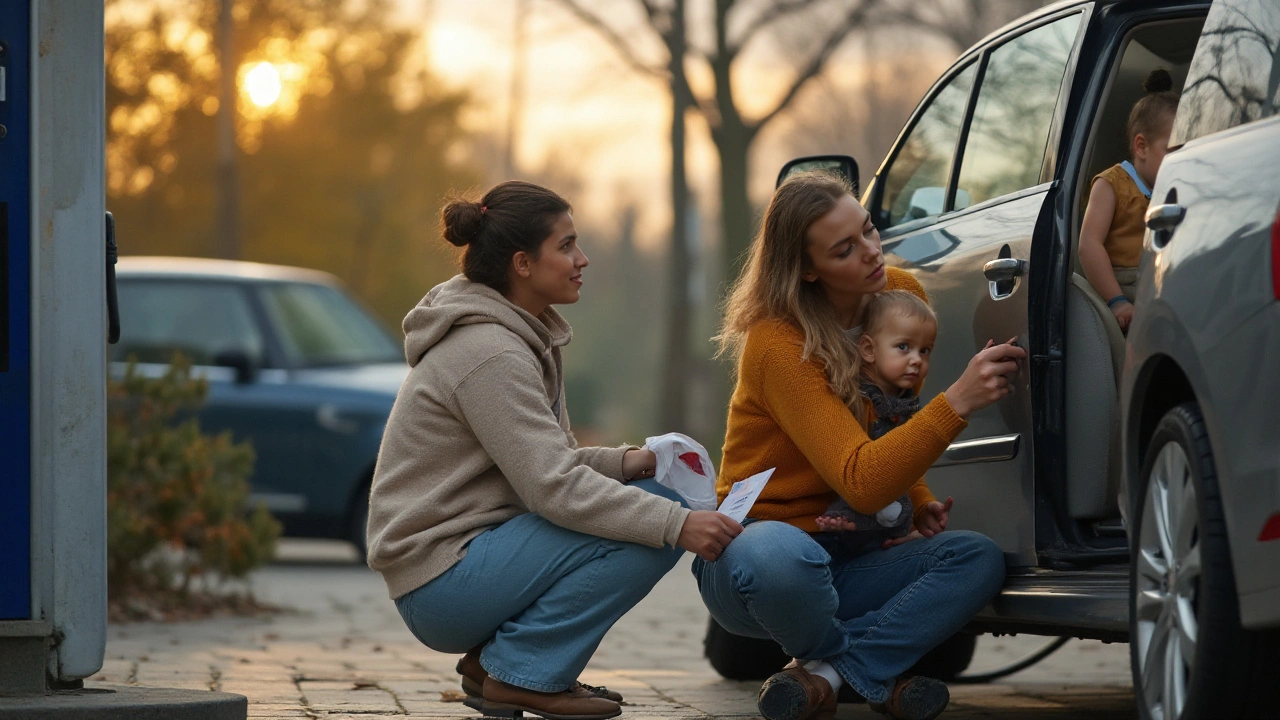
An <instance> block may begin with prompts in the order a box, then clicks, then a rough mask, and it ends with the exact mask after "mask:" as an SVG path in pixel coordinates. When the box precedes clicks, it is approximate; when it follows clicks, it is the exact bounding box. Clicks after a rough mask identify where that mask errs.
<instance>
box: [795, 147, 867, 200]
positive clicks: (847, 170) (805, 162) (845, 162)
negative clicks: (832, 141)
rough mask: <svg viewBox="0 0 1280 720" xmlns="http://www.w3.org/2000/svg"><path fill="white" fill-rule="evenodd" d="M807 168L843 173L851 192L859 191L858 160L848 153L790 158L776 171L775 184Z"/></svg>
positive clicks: (856, 192)
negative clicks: (779, 170)
mask: <svg viewBox="0 0 1280 720" xmlns="http://www.w3.org/2000/svg"><path fill="white" fill-rule="evenodd" d="M808 170H826V171H828V172H834V173H838V174H840V175H843V176H844V177H845V178H846V179H847V180H848V181H849V184H850V185H852V186H853V194H854V195H857V194H858V193H859V189H858V161H857V160H854V159H853V158H851V157H849V156H848V155H810V156H808V157H801V158H796V159H794V160H790V161H788V162H787V164H786V165H783V166H782V171H781V172H779V173H778V182H777V184H778V185H781V184H782V181H784V180H786V179H787V178H789V177H791V176H792V175H795V174H796V173H800V172H806V171H808ZM775 187H776V186H775Z"/></svg>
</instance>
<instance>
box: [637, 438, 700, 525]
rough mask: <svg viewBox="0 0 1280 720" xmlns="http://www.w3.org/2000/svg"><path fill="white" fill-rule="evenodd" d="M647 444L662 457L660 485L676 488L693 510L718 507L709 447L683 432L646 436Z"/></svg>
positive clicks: (659, 475)
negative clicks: (708, 451)
mask: <svg viewBox="0 0 1280 720" xmlns="http://www.w3.org/2000/svg"><path fill="white" fill-rule="evenodd" d="M644 444H645V447H647V448H649V449H650V450H652V451H653V454H654V455H657V456H658V464H657V468H656V472H655V473H654V479H656V480H657V481H658V484H659V485H664V486H666V487H669V488H671V489H672V490H675V491H676V493H677V494H679V495H680V497H682V498H684V500H685V502H687V503H689V508H690V509H692V510H715V509H716V469H715V467H714V466H712V464H711V456H710V455H708V454H707V449H706V448H704V447H702V445H701V444H700V443H699V442H698V441H697V440H694V439H693V438H691V437H689V436H688V435H682V434H680V433H667V434H666V435H658V436H656V437H651V438H646V439H645V441H644Z"/></svg>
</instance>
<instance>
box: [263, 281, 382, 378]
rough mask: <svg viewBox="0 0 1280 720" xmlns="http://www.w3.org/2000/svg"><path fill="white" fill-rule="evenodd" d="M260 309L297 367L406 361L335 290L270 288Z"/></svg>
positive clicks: (294, 286) (292, 286) (379, 330)
mask: <svg viewBox="0 0 1280 720" xmlns="http://www.w3.org/2000/svg"><path fill="white" fill-rule="evenodd" d="M262 305H263V307H264V308H265V309H266V312H267V317H268V318H269V319H270V322H271V324H272V326H274V327H275V328H276V329H277V332H278V334H279V337H280V344H281V345H282V346H283V349H284V352H285V355H286V356H288V358H289V360H290V362H291V363H292V364H293V365H296V366H303V367H316V366H323V365H348V364H359V363H378V362H404V351H403V350H402V349H401V347H400V344H399V343H398V342H396V341H394V340H392V339H391V337H390V336H388V335H387V333H386V332H385V331H384V330H383V329H382V328H381V327H379V326H378V324H377V323H376V322H374V320H373V319H372V318H370V317H369V316H368V315H367V314H366V313H365V312H364V310H362V309H361V308H360V307H359V306H357V305H356V304H355V303H353V302H352V301H351V299H350V298H348V297H347V296H346V295H344V294H342V292H341V291H339V290H337V289H336V288H332V287H329V286H328V285H316V284H312V283H270V284H267V285H264V286H263V287H262Z"/></svg>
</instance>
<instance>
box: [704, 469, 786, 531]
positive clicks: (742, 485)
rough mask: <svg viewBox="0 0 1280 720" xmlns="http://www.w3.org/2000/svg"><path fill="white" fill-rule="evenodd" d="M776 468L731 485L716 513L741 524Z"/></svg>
mask: <svg viewBox="0 0 1280 720" xmlns="http://www.w3.org/2000/svg"><path fill="white" fill-rule="evenodd" d="M777 469H778V468H769V469H768V470H765V471H764V472H759V473H756V474H755V475H752V476H751V477H749V478H747V479H746V480H739V481H738V482H736V483H734V484H733V487H732V488H731V489H730V490H729V494H728V495H726V496H725V498H724V502H722V503H720V507H718V508H716V511H717V512H719V513H721V514H723V515H728V516H729V517H731V518H733V519H734V520H737V521H738V522H742V521H743V520H745V519H747V512H748V511H750V510H751V506H752V505H755V504H756V498H758V497H760V491H761V490H764V484H765V483H766V482H768V481H769V476H770V475H773V471H774V470H777Z"/></svg>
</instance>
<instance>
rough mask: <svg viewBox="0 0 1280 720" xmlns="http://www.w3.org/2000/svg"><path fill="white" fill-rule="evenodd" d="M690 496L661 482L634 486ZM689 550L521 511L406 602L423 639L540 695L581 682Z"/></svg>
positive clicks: (401, 605)
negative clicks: (612, 633)
mask: <svg viewBox="0 0 1280 720" xmlns="http://www.w3.org/2000/svg"><path fill="white" fill-rule="evenodd" d="M631 484H632V485H633V486H635V487H638V488H641V489H644V490H646V491H648V492H651V493H654V494H656V495H662V496H664V497H668V498H670V499H672V500H676V501H680V497H679V496H678V495H676V494H675V493H674V492H672V491H670V490H668V489H667V488H664V487H662V486H661V485H658V483H657V482H656V481H654V480H641V481H637V482H633V483H631ZM682 552H684V551H683V550H681V549H680V548H670V547H662V548H651V547H645V546H644V545H637V544H635V543H629V542H623V541H619V540H606V539H605V538H601V537H596V536H594V535H587V534H584V533H580V532H575V531H573V530H566V529H565V528H562V527H560V526H558V525H555V524H553V523H551V522H550V521H548V520H546V519H545V518H543V517H541V516H540V515H535V514H533V513H525V514H524V515H518V516H516V517H514V518H512V519H510V520H508V521H506V522H504V523H503V524H501V525H499V526H498V527H495V528H493V529H492V530H487V531H485V532H483V533H481V534H480V535H478V536H476V538H475V539H474V540H472V541H471V543H470V545H468V546H467V554H466V556H465V557H463V558H462V559H461V560H459V561H458V563H457V564H456V565H454V566H453V567H451V568H449V569H448V570H446V571H445V572H444V574H443V575H440V576H439V577H437V578H435V579H434V580H432V581H430V582H428V583H427V584H426V585H423V586H422V587H420V588H418V589H416V590H413V591H411V592H409V593H406V594H405V595H402V596H400V597H399V598H397V599H396V609H397V610H399V611H400V617H402V618H404V621H405V624H406V625H408V626H409V630H410V631H411V632H412V633H413V634H414V636H415V637H417V638H418V640H420V641H422V644H424V645H426V646H427V647H429V648H431V649H433V650H438V651H440V652H448V653H463V652H466V651H468V650H470V649H471V648H473V647H476V646H477V645H480V644H482V643H486V642H487V643H488V645H486V646H485V648H484V651H483V652H482V653H481V655H480V664H481V665H482V666H484V669H485V670H486V671H487V672H488V673H489V674H490V675H492V676H493V677H495V678H497V679H498V680H501V681H502V682H505V683H509V684H511V685H516V686H519V687H523V688H528V689H530V690H537V691H540V692H556V691H559V690H564V689H565V688H567V687H569V686H570V685H572V684H573V683H574V682H576V681H577V679H578V675H579V674H580V673H581V672H582V669H583V668H585V667H586V666H587V661H588V660H590V659H591V655H592V654H593V653H594V652H595V650H596V647H598V646H599V645H600V640H601V639H603V638H604V635H605V633H606V632H608V631H609V628H610V627H613V624H614V623H615V622H617V621H618V618H620V617H622V616H623V614H624V613H626V612H627V611H628V610H630V609H631V608H632V607H634V606H635V604H636V603H638V602H640V600H641V599H642V598H644V596H645V595H648V594H649V591H650V590H652V589H653V586H654V585H655V584H657V582H658V580H660V579H662V576H663V575H665V574H666V573H667V571H669V570H670V569H671V568H672V566H674V565H675V564H676V560H678V559H679V558H680V554H681V553H682Z"/></svg>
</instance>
